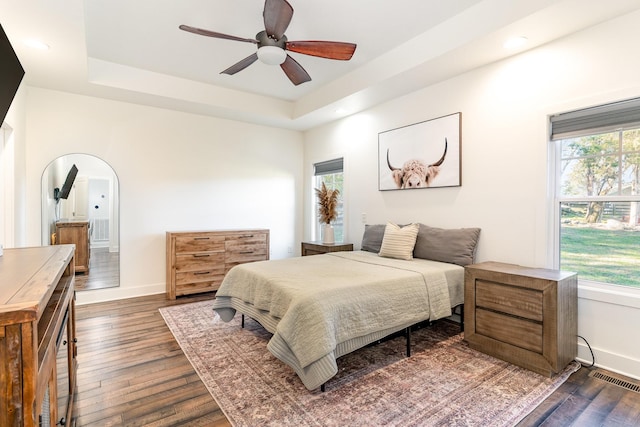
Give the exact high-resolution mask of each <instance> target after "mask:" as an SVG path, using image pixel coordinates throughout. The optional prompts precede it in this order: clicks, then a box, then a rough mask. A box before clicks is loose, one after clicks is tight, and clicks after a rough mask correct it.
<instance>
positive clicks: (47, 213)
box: [42, 154, 120, 291]
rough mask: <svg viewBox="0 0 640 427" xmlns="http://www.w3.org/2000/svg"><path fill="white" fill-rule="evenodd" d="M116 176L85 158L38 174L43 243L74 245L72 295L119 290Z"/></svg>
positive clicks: (71, 157) (64, 159)
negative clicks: (86, 291) (74, 268)
mask: <svg viewBox="0 0 640 427" xmlns="http://www.w3.org/2000/svg"><path fill="white" fill-rule="evenodd" d="M118 187H119V185H118V177H117V175H116V173H115V171H114V170H113V169H112V168H111V166H109V164H107V163H106V162H105V161H104V160H102V159H100V158H98V157H95V156H92V155H89V154H66V155H64V156H61V157H58V158H57V159H55V160H54V161H52V162H51V163H49V165H48V166H47V167H46V168H45V170H44V172H43V173H42V244H43V245H55V244H68V243H74V244H75V245H76V255H75V266H76V290H78V291H84V290H92V289H104V288H112V287H117V286H120V238H119V235H120V233H119V229H120V226H119V225H120V224H119V194H118Z"/></svg>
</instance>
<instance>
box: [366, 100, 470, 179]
mask: <svg viewBox="0 0 640 427" xmlns="http://www.w3.org/2000/svg"><path fill="white" fill-rule="evenodd" d="M461 120H462V113H454V114H450V115H448V116H443V117H438V118H436V119H432V120H427V121H424V122H420V123H415V124H412V125H408V126H403V127H400V128H397V129H391V130H388V131H385V132H380V133H379V134H378V189H379V190H380V191H385V190H409V189H416V188H436V187H459V186H461V185H462V168H461V157H460V152H461V147H462V139H461V126H462V124H461Z"/></svg>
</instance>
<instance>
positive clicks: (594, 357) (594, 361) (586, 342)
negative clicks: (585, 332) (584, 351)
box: [578, 335, 596, 368]
mask: <svg viewBox="0 0 640 427" xmlns="http://www.w3.org/2000/svg"><path fill="white" fill-rule="evenodd" d="M578 338H582V340H583V341H584V342H585V344H587V347H589V351H590V352H591V365H589V366H587V368H591V367H592V366H593V365H595V364H596V356H594V355H593V350H592V349H591V346H590V345H589V341H587V340H586V338H585V337H583V336H580V335H578Z"/></svg>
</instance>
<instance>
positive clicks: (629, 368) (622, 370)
mask: <svg viewBox="0 0 640 427" xmlns="http://www.w3.org/2000/svg"><path fill="white" fill-rule="evenodd" d="M591 349H592V350H593V353H594V355H595V366H597V367H599V368H603V369H607V370H609V371H611V372H616V373H618V374H622V375H626V376H627V377H629V378H635V379H640V360H638V359H634V358H631V357H628V356H624V355H621V354H615V353H611V352H608V351H606V350H603V349H600V348H595V347H591ZM576 359H577V360H578V361H579V362H581V363H583V364H585V365H587V366H588V365H591V363H592V361H593V359H592V357H591V353H590V352H589V347H587V345H586V344H585V343H584V342H579V343H578V357H577V358H576Z"/></svg>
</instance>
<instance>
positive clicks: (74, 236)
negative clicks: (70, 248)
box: [56, 221, 91, 273]
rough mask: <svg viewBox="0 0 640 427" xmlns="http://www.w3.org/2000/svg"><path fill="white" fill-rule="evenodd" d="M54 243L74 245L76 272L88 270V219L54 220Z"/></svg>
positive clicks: (89, 254)
mask: <svg viewBox="0 0 640 427" xmlns="http://www.w3.org/2000/svg"><path fill="white" fill-rule="evenodd" d="M56 244H58V245H68V244H74V245H76V256H75V258H76V273H88V272H89V257H90V256H91V252H90V248H89V245H90V243H89V221H58V222H56Z"/></svg>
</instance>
